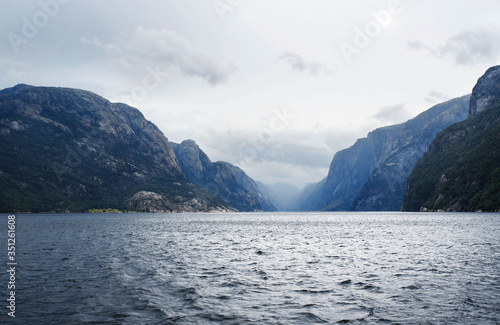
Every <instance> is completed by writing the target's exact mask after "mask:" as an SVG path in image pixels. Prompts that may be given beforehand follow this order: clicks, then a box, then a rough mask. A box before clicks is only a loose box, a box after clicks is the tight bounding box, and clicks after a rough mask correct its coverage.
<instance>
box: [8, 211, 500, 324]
mask: <svg viewBox="0 0 500 325" xmlns="http://www.w3.org/2000/svg"><path fill="white" fill-rule="evenodd" d="M17 222H18V227H17V240H18V242H17V248H16V250H17V259H18V260H17V261H18V265H19V267H18V269H19V271H18V278H17V279H18V280H17V281H18V287H17V293H16V295H17V305H16V308H17V312H16V320H15V321H16V322H17V323H19V324H89V323H94V324H252V323H253V324H315V323H325V324H332V323H343V324H398V323H399V324H498V323H500V303H499V302H500V214H479V213H469V214H450V213H448V214H446V213H432V214H430V213H429V214H424V213H415V214H413V213H249V214H96V215H94V214H72V215H17ZM4 228H5V226H2V229H4ZM3 233H6V231H3V230H2V236H3ZM2 255H6V254H2ZM2 258H5V257H4V256H2ZM4 265H5V263H4ZM2 279H3V280H2V283H6V277H5V275H2ZM4 291H5V290H4ZM4 321H9V322H10V321H12V320H11V319H8V318H7V309H6V308H4V311H3V312H2V313H1V315H0V322H2V323H3V322H4ZM14 323H15V322H14Z"/></svg>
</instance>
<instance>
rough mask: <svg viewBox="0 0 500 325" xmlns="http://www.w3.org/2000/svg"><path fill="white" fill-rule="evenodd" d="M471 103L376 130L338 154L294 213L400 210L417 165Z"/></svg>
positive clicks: (456, 102)
mask: <svg viewBox="0 0 500 325" xmlns="http://www.w3.org/2000/svg"><path fill="white" fill-rule="evenodd" d="M469 98H470V95H466V96H462V97H460V98H456V99H452V100H450V101H447V102H445V103H441V104H438V105H435V106H433V107H431V108H430V109H428V110H427V111H425V112H423V113H421V114H419V115H418V116H417V117H415V118H413V119H410V120H408V121H407V122H405V123H401V124H397V125H392V126H387V127H382V128H379V129H376V130H374V131H372V132H370V133H369V134H368V136H367V137H366V138H362V139H358V140H357V141H356V143H355V144H354V145H353V146H351V147H349V148H347V149H344V150H341V151H339V152H337V153H336V154H335V156H334V158H333V160H332V163H331V165H330V170H329V173H328V176H327V178H326V179H324V180H323V181H322V182H320V184H317V185H312V186H310V187H309V188H308V191H307V193H306V194H304V195H303V196H302V198H301V200H300V201H301V202H300V204H299V206H298V209H299V210H329V211H346V210H354V211H384V210H385V211H399V209H400V207H401V204H402V202H403V196H404V192H405V189H406V179H407V177H408V175H409V174H410V172H411V170H412V168H413V166H414V164H415V162H416V161H417V160H418V159H419V158H420V157H421V156H422V154H423V153H424V152H425V151H426V150H427V149H428V146H429V144H430V143H431V141H432V139H433V138H434V137H435V135H436V134H437V133H438V132H440V131H441V130H443V129H444V128H445V127H447V126H449V125H451V124H453V123H456V122H458V121H462V120H463V119H465V118H466V116H467V114H468V104H469ZM321 183H322V184H321Z"/></svg>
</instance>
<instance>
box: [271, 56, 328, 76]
mask: <svg viewBox="0 0 500 325" xmlns="http://www.w3.org/2000/svg"><path fill="white" fill-rule="evenodd" d="M278 59H279V60H281V61H284V62H286V63H287V64H288V65H289V66H290V67H291V68H292V70H295V71H300V72H307V73H309V74H310V75H313V76H317V75H327V76H330V75H334V74H335V73H337V70H338V67H336V66H335V67H333V68H329V67H327V66H326V65H324V64H321V63H319V62H317V61H307V60H305V59H304V58H303V57H302V56H300V55H298V54H295V53H292V52H283V53H282V54H281V55H280V57H279V58H278Z"/></svg>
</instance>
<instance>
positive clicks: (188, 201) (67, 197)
mask: <svg viewBox="0 0 500 325" xmlns="http://www.w3.org/2000/svg"><path fill="white" fill-rule="evenodd" d="M0 150H1V152H2V155H1V157H0V211H1V212H14V211H25V212H48V211H86V210H88V209H93V208H98V209H103V208H117V209H128V210H141V211H147V212H170V211H176V212H181V211H182V212H185V211H226V210H232V209H231V207H229V206H228V205H227V204H225V203H224V202H222V201H221V200H220V199H218V198H217V197H215V196H214V195H212V194H210V193H208V192H206V191H205V190H203V189H202V188H199V187H197V186H195V185H193V184H191V183H190V182H189V181H188V180H187V179H186V177H185V176H184V174H183V173H182V170H181V167H180V166H179V164H178V162H177V158H176V156H175V154H174V152H173V150H172V148H171V146H170V143H169V141H168V139H167V138H166V137H165V136H164V135H163V133H162V132H161V131H160V130H159V129H158V128H157V127H156V126H155V125H154V124H153V123H151V122H149V121H147V120H146V119H145V118H144V116H143V115H142V114H141V113H140V112H139V110H137V109H135V108H133V107H130V106H127V105H125V104H120V103H111V102H109V101H108V100H106V99H104V98H102V97H100V96H98V95H96V94H93V93H91V92H88V91H84V90H77V89H68V88H53V87H33V86H28V85H22V84H21V85H17V86H15V87H13V88H9V89H5V90H2V91H0Z"/></svg>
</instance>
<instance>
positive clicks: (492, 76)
mask: <svg viewBox="0 0 500 325" xmlns="http://www.w3.org/2000/svg"><path fill="white" fill-rule="evenodd" d="M499 89H500V66H497V67H493V68H490V69H489V70H488V71H486V73H485V74H484V75H483V76H482V77H481V78H480V79H479V80H478V83H477V85H476V86H475V87H474V89H473V93H472V96H471V103H470V106H471V109H470V114H469V118H468V119H467V120H465V121H463V122H460V123H456V124H454V125H452V126H450V127H449V128H447V129H445V130H444V131H443V132H441V133H439V134H438V136H437V137H436V138H435V139H434V140H433V141H432V143H431V145H430V149H429V151H428V152H426V153H425V154H424V155H423V157H422V158H421V159H420V160H419V161H418V162H417V164H416V165H415V168H414V169H413V170H412V172H411V174H410V176H409V178H408V185H407V190H406V193H405V197H404V203H403V206H402V210H404V211H420V210H422V211H428V210H429V211H435V210H443V211H476V210H483V211H498V210H499V209H500V141H499V136H500V92H499Z"/></svg>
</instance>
